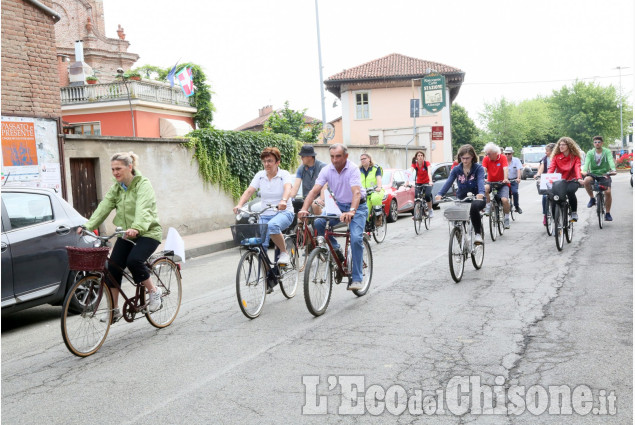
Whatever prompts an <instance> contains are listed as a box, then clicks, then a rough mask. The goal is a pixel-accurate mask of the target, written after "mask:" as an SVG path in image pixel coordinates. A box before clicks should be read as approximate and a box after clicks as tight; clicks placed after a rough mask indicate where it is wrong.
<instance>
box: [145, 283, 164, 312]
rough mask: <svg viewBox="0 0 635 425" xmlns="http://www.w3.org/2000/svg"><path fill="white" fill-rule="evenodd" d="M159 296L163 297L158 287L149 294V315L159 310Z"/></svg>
mask: <svg viewBox="0 0 635 425" xmlns="http://www.w3.org/2000/svg"><path fill="white" fill-rule="evenodd" d="M161 295H163V291H162V290H161V288H159V287H158V286H157V290H156V291H154V292H150V294H149V296H150V302H149V303H148V310H150V313H154V312H155V311H157V310H158V309H160V308H161Z"/></svg>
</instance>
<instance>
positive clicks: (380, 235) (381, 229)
mask: <svg viewBox="0 0 635 425" xmlns="http://www.w3.org/2000/svg"><path fill="white" fill-rule="evenodd" d="M373 220H376V217H373ZM387 232H388V220H386V213H385V212H384V211H382V212H381V226H378V225H377V221H375V230H373V239H375V242H377V243H382V242H383V241H384V239H386V233H387Z"/></svg>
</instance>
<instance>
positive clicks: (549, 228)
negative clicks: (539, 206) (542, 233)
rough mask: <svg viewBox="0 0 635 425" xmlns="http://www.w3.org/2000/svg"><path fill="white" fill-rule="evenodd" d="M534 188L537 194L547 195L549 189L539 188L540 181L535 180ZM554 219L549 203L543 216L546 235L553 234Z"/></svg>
mask: <svg viewBox="0 0 635 425" xmlns="http://www.w3.org/2000/svg"><path fill="white" fill-rule="evenodd" d="M536 189H538V194H539V195H548V193H549V190H548V189H540V181H536ZM554 227H555V226H554V220H553V216H552V214H551V208H550V207H549V205H547V214H546V218H545V228H546V229H547V235H548V236H553V232H554Z"/></svg>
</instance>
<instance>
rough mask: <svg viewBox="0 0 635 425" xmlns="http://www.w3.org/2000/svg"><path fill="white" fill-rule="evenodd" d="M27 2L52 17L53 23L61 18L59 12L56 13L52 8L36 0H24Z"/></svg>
mask: <svg viewBox="0 0 635 425" xmlns="http://www.w3.org/2000/svg"><path fill="white" fill-rule="evenodd" d="M25 1H26V2H27V3H31V4H32V5H33V6H35V7H37V8H38V9H40V10H42V11H44V13H47V14H48V15H49V16H50V17H51V18H53V21H54V23H55V24H56V23H58V22H59V20H60V19H62V17H61V16H60V14H59V13H57V12H56V11H54V10H53V9H51V8H50V7H48V6H46V5H44V4H42V3H40V2H39V1H37V0H25Z"/></svg>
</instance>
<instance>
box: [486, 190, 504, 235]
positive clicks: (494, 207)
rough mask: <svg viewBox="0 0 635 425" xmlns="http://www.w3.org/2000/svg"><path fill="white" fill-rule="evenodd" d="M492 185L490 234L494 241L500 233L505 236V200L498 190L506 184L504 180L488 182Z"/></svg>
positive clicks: (490, 193)
mask: <svg viewBox="0 0 635 425" xmlns="http://www.w3.org/2000/svg"><path fill="white" fill-rule="evenodd" d="M487 184H489V185H490V186H489V187H490V191H489V197H490V205H491V209H490V213H489V234H490V237H491V238H492V242H495V241H496V238H497V237H498V235H500V236H503V233H504V232H505V211H504V210H503V201H502V200H501V198H500V196H498V191H499V190H500V188H502V187H503V186H504V183H503V182H487Z"/></svg>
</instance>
